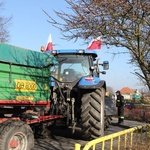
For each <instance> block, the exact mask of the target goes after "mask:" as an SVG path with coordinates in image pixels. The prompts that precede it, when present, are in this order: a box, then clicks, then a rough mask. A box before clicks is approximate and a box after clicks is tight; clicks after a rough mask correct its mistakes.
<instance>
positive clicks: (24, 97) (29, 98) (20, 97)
mask: <svg viewBox="0 0 150 150" xmlns="http://www.w3.org/2000/svg"><path fill="white" fill-rule="evenodd" d="M16 100H18V101H19V100H21V101H33V100H34V97H33V96H16Z"/></svg>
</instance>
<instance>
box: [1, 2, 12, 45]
mask: <svg viewBox="0 0 150 150" xmlns="http://www.w3.org/2000/svg"><path fill="white" fill-rule="evenodd" d="M3 6H4V3H3V2H0V9H1V10H2V8H3ZM11 19H12V17H9V18H5V17H3V16H2V15H0V43H6V42H8V41H9V38H10V34H9V31H8V26H9V25H10V21H11Z"/></svg>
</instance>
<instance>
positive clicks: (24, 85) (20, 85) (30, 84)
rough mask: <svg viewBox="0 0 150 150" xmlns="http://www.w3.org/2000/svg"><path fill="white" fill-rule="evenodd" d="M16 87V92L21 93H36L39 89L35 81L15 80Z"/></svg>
mask: <svg viewBox="0 0 150 150" xmlns="http://www.w3.org/2000/svg"><path fill="white" fill-rule="evenodd" d="M15 83H16V86H15V91H20V92H35V91H36V89H37V84H36V82H35V81H31V80H18V79H16V80H15Z"/></svg>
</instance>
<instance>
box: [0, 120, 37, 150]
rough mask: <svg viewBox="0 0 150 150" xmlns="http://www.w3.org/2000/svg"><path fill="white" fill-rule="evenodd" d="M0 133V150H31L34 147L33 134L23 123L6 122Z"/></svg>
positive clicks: (0, 128)
mask: <svg viewBox="0 0 150 150" xmlns="http://www.w3.org/2000/svg"><path fill="white" fill-rule="evenodd" d="M0 131H1V132H0V150H12V149H13V150H30V149H31V148H32V147H33V146H34V136H33V132H32V130H31V128H30V126H29V125H27V124H26V123H24V122H22V121H17V120H16V121H15V120H12V121H8V122H7V121H6V122H5V123H4V124H2V125H1V127H0Z"/></svg>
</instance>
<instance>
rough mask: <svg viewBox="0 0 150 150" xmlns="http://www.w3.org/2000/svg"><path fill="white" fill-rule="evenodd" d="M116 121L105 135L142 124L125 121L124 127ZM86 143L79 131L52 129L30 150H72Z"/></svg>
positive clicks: (36, 141) (37, 140)
mask: <svg viewBox="0 0 150 150" xmlns="http://www.w3.org/2000/svg"><path fill="white" fill-rule="evenodd" d="M116 123H117V119H116V118H113V120H112V124H111V125H110V127H109V128H108V129H107V131H105V135H109V134H112V133H115V132H119V131H122V130H125V129H128V128H131V127H135V126H139V125H143V124H144V123H141V122H137V121H129V120H125V121H124V125H120V126H118V125H117V124H116ZM87 142H88V141H84V140H82V139H81V130H80V129H77V130H76V131H75V133H74V134H72V133H71V129H67V130H66V129H65V130H64V129H54V130H53V133H52V134H51V135H49V136H48V137H47V138H45V139H41V138H38V139H36V140H35V146H34V148H33V149H32V150H74V144H75V143H79V144H81V145H85V144H86V143H87Z"/></svg>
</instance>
